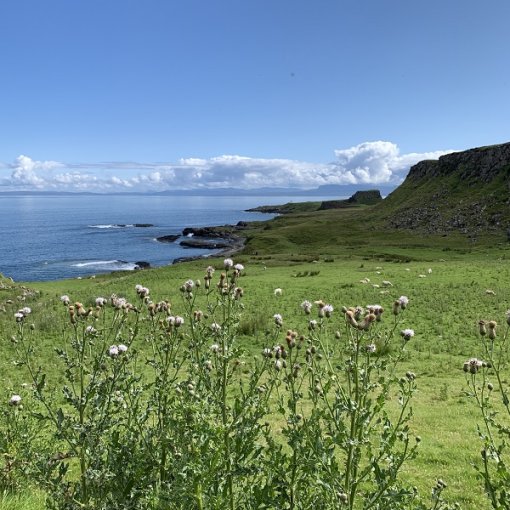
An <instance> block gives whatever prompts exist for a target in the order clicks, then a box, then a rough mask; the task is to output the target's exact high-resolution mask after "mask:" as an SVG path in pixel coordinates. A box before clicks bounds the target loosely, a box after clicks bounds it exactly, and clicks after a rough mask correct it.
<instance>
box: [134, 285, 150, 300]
mask: <svg viewBox="0 0 510 510" xmlns="http://www.w3.org/2000/svg"><path fill="white" fill-rule="evenodd" d="M135 290H136V293H137V294H138V295H139V296H140V298H142V299H144V298H146V297H147V296H148V295H149V293H150V291H149V289H148V288H147V287H143V286H142V285H136V286H135Z"/></svg>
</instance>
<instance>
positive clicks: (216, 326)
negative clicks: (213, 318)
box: [211, 322, 221, 333]
mask: <svg viewBox="0 0 510 510" xmlns="http://www.w3.org/2000/svg"><path fill="white" fill-rule="evenodd" d="M211 329H212V331H213V332H214V333H219V332H220V331H221V326H220V325H219V324H218V323H217V322H213V323H212V324H211Z"/></svg>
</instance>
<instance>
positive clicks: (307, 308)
mask: <svg viewBox="0 0 510 510" xmlns="http://www.w3.org/2000/svg"><path fill="white" fill-rule="evenodd" d="M301 308H302V309H303V311H304V312H305V313H306V314H307V315H308V314H309V313H310V312H311V311H312V303H310V301H307V300H305V301H303V302H302V303H301Z"/></svg>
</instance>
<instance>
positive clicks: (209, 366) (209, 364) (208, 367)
mask: <svg viewBox="0 0 510 510" xmlns="http://www.w3.org/2000/svg"><path fill="white" fill-rule="evenodd" d="M204 368H205V369H206V370H207V371H208V372H210V371H211V370H212V368H213V364H212V361H211V360H206V361H204Z"/></svg>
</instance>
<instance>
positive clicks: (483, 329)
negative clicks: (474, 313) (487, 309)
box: [478, 320, 487, 336]
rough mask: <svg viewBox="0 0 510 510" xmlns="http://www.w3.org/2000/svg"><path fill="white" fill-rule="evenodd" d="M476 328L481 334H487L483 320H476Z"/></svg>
mask: <svg viewBox="0 0 510 510" xmlns="http://www.w3.org/2000/svg"><path fill="white" fill-rule="evenodd" d="M478 330H479V331H480V335H481V336H485V335H486V334H487V328H486V327H485V321H484V320H481V321H478Z"/></svg>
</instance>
